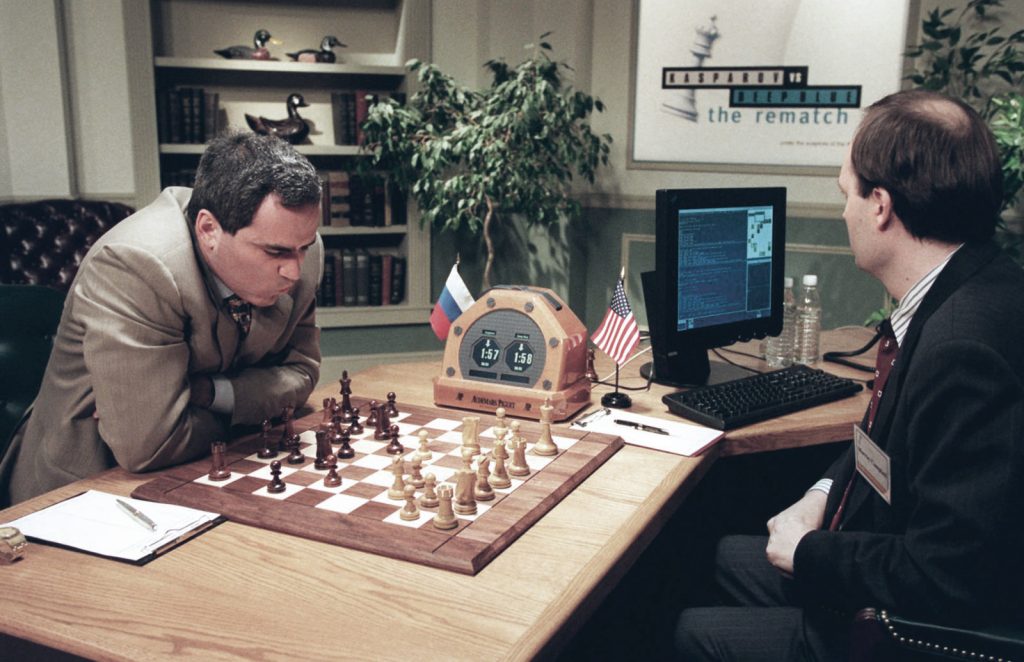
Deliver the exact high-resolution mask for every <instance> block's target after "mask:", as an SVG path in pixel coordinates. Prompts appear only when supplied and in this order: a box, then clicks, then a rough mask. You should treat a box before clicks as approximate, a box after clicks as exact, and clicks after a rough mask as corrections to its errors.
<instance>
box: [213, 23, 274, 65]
mask: <svg viewBox="0 0 1024 662" xmlns="http://www.w3.org/2000/svg"><path fill="white" fill-rule="evenodd" d="M267 42H270V43H272V44H279V43H281V42H279V41H278V40H276V39H274V38H272V37H271V36H270V33H269V32H267V31H266V30H257V31H256V34H255V35H253V38H252V43H253V45H252V46H228V47H227V48H219V49H217V50H215V51H213V52H214V53H216V54H217V55H220V56H221V57H226V58H227V59H229V60H269V59H270V51H268V50H267Z"/></svg>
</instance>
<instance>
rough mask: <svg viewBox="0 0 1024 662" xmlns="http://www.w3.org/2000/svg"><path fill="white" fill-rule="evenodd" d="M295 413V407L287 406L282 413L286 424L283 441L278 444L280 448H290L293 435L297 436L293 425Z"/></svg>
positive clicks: (282, 436) (282, 419) (283, 430)
mask: <svg viewBox="0 0 1024 662" xmlns="http://www.w3.org/2000/svg"><path fill="white" fill-rule="evenodd" d="M294 413H295V407H292V406H291V405H288V406H286V407H285V408H284V410H283V411H282V412H281V421H282V422H283V423H284V429H282V430H281V439H280V440H279V441H278V442H277V447H278V448H288V444H289V443H290V442H291V439H292V435H293V434H295V428H294V426H293V425H292V414H294Z"/></svg>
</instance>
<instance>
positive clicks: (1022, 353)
mask: <svg viewBox="0 0 1024 662" xmlns="http://www.w3.org/2000/svg"><path fill="white" fill-rule="evenodd" d="M839 188H840V190H841V191H842V193H843V195H844V196H845V197H846V208H845V210H844V212H843V218H844V219H845V221H846V225H847V230H848V232H849V236H850V244H851V247H852V249H853V253H854V256H855V258H856V262H857V266H858V267H860V268H861V269H863V270H864V271H867V272H868V273H870V274H872V275H873V276H875V277H876V278H878V279H879V280H880V281H881V282H882V283H883V285H885V288H886V289H887V291H888V292H889V294H891V295H892V297H893V298H894V299H896V300H898V301H899V302H900V303H899V306H898V307H897V309H896V310H895V311H894V313H893V315H892V318H891V320H892V324H891V326H892V330H893V331H894V336H895V338H894V339H893V338H890V339H889V342H890V347H891V349H892V350H893V352H894V356H893V357H892V358H889V359H887V360H886V362H885V363H887V364H888V365H887V366H886V369H887V368H891V372H890V373H889V374H888V376H887V377H884V376H882V378H880V379H877V380H876V381H877V382H879V383H878V384H876V389H875V391H876V392H875V393H873V401H872V404H871V406H869V410H868V412H867V413H866V414H865V417H864V420H863V421H862V423H861V424H860V425H859V426H857V429H855V430H854V438H855V442H854V444H851V448H850V449H849V450H848V451H847V452H846V453H845V454H844V455H842V456H841V457H840V458H839V460H837V461H836V463H835V464H834V465H833V466H832V467H831V468H830V469H829V471H828V472H827V473H826V476H825V477H824V478H823V479H822V480H821V481H819V482H818V483H817V484H815V485H814V486H813V487H812V488H811V489H810V490H809V491H808V492H807V493H806V494H805V496H804V497H803V498H801V500H800V501H798V502H797V503H795V504H794V505H792V506H790V507H789V508H787V509H786V510H784V511H783V512H781V513H779V514H778V515H776V516H775V517H773V518H771V519H770V520H769V521H768V538H767V540H766V539H765V538H763V537H752V536H751V537H740V536H732V537H727V538H725V539H723V540H722V541H721V542H720V543H719V547H718V556H717V558H716V579H717V580H718V584H719V586H720V587H721V588H722V589H723V594H724V596H725V599H726V600H727V601H728V602H729V603H730V604H729V606H721V607H708V608H699V609H690V610H687V611H685V612H683V614H682V616H681V617H680V620H679V623H678V627H677V631H676V645H677V648H678V650H679V652H680V653H681V654H682V655H683V657H684V659H688V660H689V659H693V660H698V659H716V660H721V659H736V660H760V659H763V660H782V659H845V655H846V649H847V646H848V641H847V639H846V637H847V632H848V629H849V627H850V623H851V616H852V614H853V613H854V612H855V611H856V610H857V609H859V608H861V607H865V606H875V607H885V608H890V609H892V610H894V611H897V612H899V613H901V614H905V615H907V616H909V617H918V618H922V619H928V620H932V621H937V622H943V623H949V624H959V625H968V626H970V625H977V624H984V623H994V622H998V621H999V620H1000V619H1009V620H1013V621H1016V620H1020V619H1021V618H1024V572H1022V570H1021V564H1020V559H1021V558H1024V533H1022V531H1024V526H1022V525H1021V523H1022V522H1024V490H1022V489H1021V485H1022V483H1024V343H1021V341H1020V338H1021V324H1022V323H1024V272H1022V270H1021V268H1020V267H1019V266H1018V265H1016V264H1014V263H1013V262H1012V261H1011V260H1010V259H1008V258H1007V257H1006V256H1004V255H1002V254H1001V253H1000V251H999V249H998V248H997V247H996V246H995V245H994V244H993V243H992V236H993V233H994V231H995V224H996V220H997V215H998V212H999V208H1000V206H1001V197H1002V175H1001V170H1000V160H999V153H998V149H997V147H996V144H995V141H994V139H993V137H992V135H991V132H990V131H989V130H988V128H987V127H986V125H985V123H984V121H983V120H982V119H981V118H980V117H979V116H978V115H977V113H975V112H974V111H973V110H972V109H970V108H969V107H968V106H967V105H966V104H963V103H962V102H960V101H957V100H953V99H950V98H947V97H944V96H942V95H939V94H936V93H933V92H926V91H923V90H914V91H906V92H900V93H897V94H893V95H890V96H888V97H886V98H884V99H882V100H880V101H879V102H877V103H875V104H874V105H872V106H871V107H870V108H868V109H867V111H866V114H865V117H864V120H863V122H862V124H861V126H860V127H859V128H858V130H857V133H856V135H855V137H854V139H853V142H852V143H851V145H850V148H849V150H848V151H847V155H846V158H845V160H844V163H843V166H842V169H841V172H840V175H839ZM885 342H886V341H884V340H883V344H884V343H885ZM892 343H895V344H892ZM897 346H898V353H896V350H897ZM880 351H882V350H880ZM883 382H884V383H883Z"/></svg>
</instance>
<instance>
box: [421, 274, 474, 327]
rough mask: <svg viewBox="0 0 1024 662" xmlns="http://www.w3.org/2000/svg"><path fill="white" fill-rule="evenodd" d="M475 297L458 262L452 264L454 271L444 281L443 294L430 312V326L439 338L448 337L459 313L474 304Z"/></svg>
mask: <svg viewBox="0 0 1024 662" xmlns="http://www.w3.org/2000/svg"><path fill="white" fill-rule="evenodd" d="M474 301H475V299H474V298H473V295H472V294H470V293H469V289H468V288H467V287H466V284H465V283H464V282H462V277H461V276H459V265H458V263H456V264H454V265H452V271H451V273H449V274H448V280H446V281H445V282H444V289H443V290H441V296H439V297H437V303H435V304H434V310H432V311H431V312H430V328H431V329H433V330H434V335H436V336H437V338H438V340H447V339H448V329H450V328H451V326H452V322H454V321H455V320H456V319H457V318H458V316H459V315H461V314H462V313H463V312H465V311H466V309H468V308H469V307H470V306H472V305H473V302H474Z"/></svg>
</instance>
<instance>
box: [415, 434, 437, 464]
mask: <svg viewBox="0 0 1024 662" xmlns="http://www.w3.org/2000/svg"><path fill="white" fill-rule="evenodd" d="M419 436H420V447H419V449H418V450H417V451H416V455H417V456H418V457H419V458H420V461H422V462H426V461H427V460H429V459H430V458H432V457H434V454H433V453H431V452H430V446H429V443H430V441H429V440H428V439H427V431H426V430H420V431H419Z"/></svg>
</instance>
